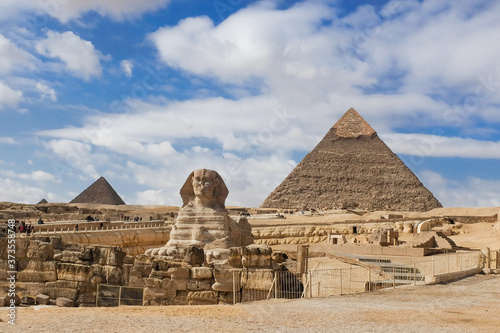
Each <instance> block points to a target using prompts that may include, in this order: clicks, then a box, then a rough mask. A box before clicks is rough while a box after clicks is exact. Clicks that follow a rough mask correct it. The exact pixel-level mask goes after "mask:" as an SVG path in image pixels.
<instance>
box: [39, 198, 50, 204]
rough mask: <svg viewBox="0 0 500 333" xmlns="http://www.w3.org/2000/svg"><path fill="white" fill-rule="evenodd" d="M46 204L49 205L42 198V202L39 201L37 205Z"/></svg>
mask: <svg viewBox="0 0 500 333" xmlns="http://www.w3.org/2000/svg"><path fill="white" fill-rule="evenodd" d="M46 203H49V202H48V201H47V200H46V199H45V198H43V199H42V200H40V201H39V202H38V203H37V205H41V204H46Z"/></svg>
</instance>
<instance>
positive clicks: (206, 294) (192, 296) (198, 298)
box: [187, 291, 219, 305]
mask: <svg viewBox="0 0 500 333" xmlns="http://www.w3.org/2000/svg"><path fill="white" fill-rule="evenodd" d="M218 298H219V297H218V293H217V292H216V291H191V292H189V294H188V295H187V304H188V305H209V304H217V302H218Z"/></svg>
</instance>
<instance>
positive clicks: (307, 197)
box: [261, 108, 441, 211]
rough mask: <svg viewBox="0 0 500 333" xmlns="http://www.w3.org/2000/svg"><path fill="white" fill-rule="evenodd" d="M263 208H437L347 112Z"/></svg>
mask: <svg viewBox="0 0 500 333" xmlns="http://www.w3.org/2000/svg"><path fill="white" fill-rule="evenodd" d="M261 207H263V208H283V209H290V208H292V209H304V208H308V209H324V208H329V209H338V208H344V209H365V210H393V211H427V210H431V209H433V208H438V207H441V204H440V203H439V201H438V200H436V198H434V196H433V195H432V193H431V192H430V191H429V190H428V189H427V188H425V186H424V185H423V184H422V183H421V182H420V181H419V180H418V178H417V177H416V176H415V175H414V174H413V172H412V171H411V170H410V169H409V168H408V167H406V165H405V164H404V163H403V162H402V161H401V159H399V157H398V156H396V155H395V154H394V153H393V152H392V151H391V150H390V148H389V147H387V146H386V145H385V143H384V142H383V141H382V140H381V139H380V138H379V137H378V135H377V133H376V132H375V130H374V129H373V128H372V127H371V126H370V125H369V124H368V123H367V122H366V121H365V120H364V119H363V118H362V117H361V116H360V115H359V114H358V113H357V112H356V110H354V109H352V108H351V109H349V110H348V111H347V112H346V113H345V114H344V115H343V116H342V117H341V118H340V119H339V121H338V122H337V123H336V124H335V125H333V127H332V128H331V129H330V130H329V131H328V133H327V134H326V135H325V137H324V138H323V139H322V140H321V142H319V143H318V145H317V146H316V147H315V148H314V149H313V150H312V151H311V152H310V153H309V154H307V156H306V157H304V159H303V160H302V161H301V162H300V163H299V164H298V165H297V166H296V167H295V169H294V170H293V171H292V172H291V173H290V174H289V175H288V177H286V179H285V180H284V181H283V182H282V183H281V184H280V185H278V187H276V189H275V190H274V191H273V192H272V193H271V194H270V195H269V196H268V197H267V199H266V200H265V201H264V202H263V203H262V205H261Z"/></svg>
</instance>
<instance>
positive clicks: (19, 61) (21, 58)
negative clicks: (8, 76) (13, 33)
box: [0, 34, 34, 74]
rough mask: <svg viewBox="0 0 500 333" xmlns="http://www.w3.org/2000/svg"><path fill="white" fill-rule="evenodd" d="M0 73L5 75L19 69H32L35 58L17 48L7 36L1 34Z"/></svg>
mask: <svg viewBox="0 0 500 333" xmlns="http://www.w3.org/2000/svg"><path fill="white" fill-rule="evenodd" d="M0 59H2V65H1V66H0V73H1V74H5V73H9V72H11V71H14V70H16V69H18V68H25V67H31V65H32V62H33V61H34V57H33V56H32V55H30V54H29V53H27V52H26V51H24V50H22V49H20V48H19V47H17V46H16V45H15V44H14V43H12V42H11V41H10V40H9V39H7V38H6V37H5V36H3V35H2V34H0Z"/></svg>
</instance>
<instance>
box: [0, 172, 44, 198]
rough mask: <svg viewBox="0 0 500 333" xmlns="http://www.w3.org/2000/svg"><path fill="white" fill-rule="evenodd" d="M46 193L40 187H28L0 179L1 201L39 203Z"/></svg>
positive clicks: (10, 180)
mask: <svg viewBox="0 0 500 333" xmlns="http://www.w3.org/2000/svg"><path fill="white" fill-rule="evenodd" d="M45 195H46V192H45V191H44V190H43V189H41V188H38V187H33V186H26V185H24V184H23V183H20V182H17V181H14V180H12V179H8V178H0V201H9V202H21V203H37V202H38V201H40V200H41V199H42V198H43V197H44V196H45Z"/></svg>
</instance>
